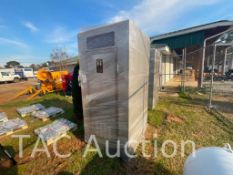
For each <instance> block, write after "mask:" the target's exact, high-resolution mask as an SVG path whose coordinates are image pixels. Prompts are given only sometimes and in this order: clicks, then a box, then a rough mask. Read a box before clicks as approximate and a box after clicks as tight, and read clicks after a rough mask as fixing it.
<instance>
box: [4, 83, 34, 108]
mask: <svg viewBox="0 0 233 175" xmlns="http://www.w3.org/2000/svg"><path fill="white" fill-rule="evenodd" d="M36 84H37V81H36V79H30V80H28V81H21V82H19V83H8V84H0V94H1V98H0V104H4V103H6V102H8V101H11V100H12V99H13V97H14V96H15V95H16V94H17V93H19V92H20V91H22V90H24V89H26V88H28V87H30V86H34V85H36Z"/></svg>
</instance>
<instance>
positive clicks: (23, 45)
mask: <svg viewBox="0 0 233 175" xmlns="http://www.w3.org/2000/svg"><path fill="white" fill-rule="evenodd" d="M0 45H13V46H16V47H21V48H27V47H28V45H27V44H26V43H24V42H21V41H17V40H12V39H8V38H3V37H0Z"/></svg>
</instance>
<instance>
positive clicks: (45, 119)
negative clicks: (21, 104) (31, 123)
mask: <svg viewBox="0 0 233 175" xmlns="http://www.w3.org/2000/svg"><path fill="white" fill-rule="evenodd" d="M61 114H64V112H59V113H57V114H54V115H51V116H49V117H44V118H38V119H40V120H42V121H43V122H45V121H48V120H49V119H50V118H54V117H57V116H59V115H61ZM36 118H37V117H36Z"/></svg>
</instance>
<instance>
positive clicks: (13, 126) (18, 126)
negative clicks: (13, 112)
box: [0, 118, 28, 136]
mask: <svg viewBox="0 0 233 175" xmlns="http://www.w3.org/2000/svg"><path fill="white" fill-rule="evenodd" d="M26 128H28V125H27V123H26V122H25V121H24V120H21V119H19V118H16V119H11V120H7V121H5V122H2V123H0V136H5V135H10V134H12V133H14V132H16V131H19V130H22V129H26Z"/></svg>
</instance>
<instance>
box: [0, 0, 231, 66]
mask: <svg viewBox="0 0 233 175" xmlns="http://www.w3.org/2000/svg"><path fill="white" fill-rule="evenodd" d="M232 9H233V0H0V65H4V64H5V63H6V62H7V61H10V60H16V61H19V62H20V63H21V64H23V65H25V66H27V65H30V64H32V63H36V64H38V63H42V62H46V61H48V60H49V59H50V53H51V52H52V50H53V49H55V48H62V49H64V50H65V51H66V52H67V53H68V54H69V55H70V56H76V55H78V49H77V45H78V43H77V34H78V33H79V32H80V31H81V30H83V29H87V28H91V27H95V26H99V25H104V24H107V23H112V22H116V21H120V20H124V19H132V20H133V21H134V22H135V23H136V24H137V25H138V26H139V27H140V28H141V29H142V30H143V31H144V32H145V33H147V34H148V35H149V36H154V35H158V34H163V33H167V32H171V31H175V30H178V29H183V28H186V27H192V26H195V25H200V24H205V23H209V22H214V21H218V20H233V10H232Z"/></svg>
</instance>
